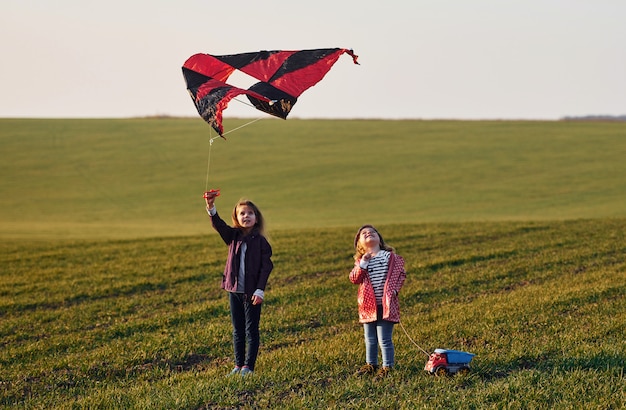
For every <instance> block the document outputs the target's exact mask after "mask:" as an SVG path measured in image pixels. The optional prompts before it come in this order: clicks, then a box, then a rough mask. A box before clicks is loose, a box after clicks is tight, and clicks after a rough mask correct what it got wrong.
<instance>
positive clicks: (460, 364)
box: [424, 349, 475, 376]
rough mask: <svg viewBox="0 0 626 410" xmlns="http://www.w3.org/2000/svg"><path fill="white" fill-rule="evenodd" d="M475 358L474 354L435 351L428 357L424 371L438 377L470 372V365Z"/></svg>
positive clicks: (444, 350) (445, 350)
mask: <svg viewBox="0 0 626 410" xmlns="http://www.w3.org/2000/svg"><path fill="white" fill-rule="evenodd" d="M474 356H475V354H473V353H467V352H461V351H459V350H449V349H435V352H434V353H432V354H431V355H430V356H429V357H428V362H426V367H424V370H426V371H427V372H428V373H430V374H434V375H437V376H451V375H453V374H455V373H459V372H461V373H465V372H469V369H470V368H469V363H470V362H471V361H472V358H473V357H474Z"/></svg>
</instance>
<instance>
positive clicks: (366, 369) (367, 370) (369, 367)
mask: <svg viewBox="0 0 626 410" xmlns="http://www.w3.org/2000/svg"><path fill="white" fill-rule="evenodd" d="M376 369H378V366H374V365H373V364H369V363H367V364H364V365H363V366H361V368H360V369H359V370H357V372H356V373H355V374H354V375H355V376H365V375H366V374H374V373H376Z"/></svg>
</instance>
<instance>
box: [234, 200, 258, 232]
mask: <svg viewBox="0 0 626 410" xmlns="http://www.w3.org/2000/svg"><path fill="white" fill-rule="evenodd" d="M240 206H249V207H250V208H252V210H253V211H254V215H255V216H256V222H255V224H254V228H252V229H254V230H256V231H257V232H259V233H260V234H261V235H265V219H264V218H263V214H262V213H261V211H260V210H259V208H258V207H257V206H256V205H255V204H254V203H253V202H252V201H250V200H249V199H246V198H241V199H240V200H239V201H238V202H237V203H236V204H235V207H234V208H233V213H232V214H231V216H230V217H231V219H232V221H233V225H234V226H235V228H239V229H243V226H241V225H240V224H239V220H237V208H239V207H240Z"/></svg>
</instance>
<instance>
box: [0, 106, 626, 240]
mask: <svg viewBox="0 0 626 410" xmlns="http://www.w3.org/2000/svg"><path fill="white" fill-rule="evenodd" d="M242 124H245V121H244V120H230V121H227V122H226V129H227V130H229V129H235V128H236V127H238V126H240V125H242ZM0 127H1V128H0V129H1V130H2V131H1V132H0V150H1V151H2V153H3V161H2V162H1V163H0V177H1V178H0V237H8V238H15V237H26V238H34V237H47V238H92V237H102V238H133V237H154V236H178V235H195V234H199V233H203V232H205V231H206V226H205V225H204V224H203V216H204V209H203V200H202V198H201V195H202V192H203V191H204V190H205V188H206V186H207V168H208V171H209V172H208V180H209V183H208V186H209V187H210V188H221V190H222V193H223V194H222V196H221V197H220V199H219V202H218V205H219V206H220V207H221V209H224V208H226V209H227V210H230V209H231V207H232V205H233V204H234V203H235V202H236V200H237V199H239V198H240V197H242V196H246V197H248V198H250V199H252V200H253V201H255V202H256V203H257V204H258V205H259V206H260V207H261V209H262V210H263V211H264V213H265V214H266V216H267V219H268V222H269V224H270V228H274V229H291V228H311V227H342V226H355V225H359V224H361V223H362V222H363V221H369V222H372V223H377V224H389V223H392V224H393V223H422V222H447V221H503V220H565V219H576V218H599V217H625V216H626V206H625V205H626V200H625V198H626V179H625V178H624V177H623V176H624V175H626V161H624V160H623V158H624V157H625V156H626V138H625V137H626V124H625V123H616V122H606V123H602V122H598V123H578V122H508V121H500V122H498V121H485V122H483V121H476V122H471V121H374V120H371V121H357V120H354V121H349V120H345V121H337V120H332V121H330V120H328V121H324V120H297V119H296V120H289V121H282V120H271V119H268V120H263V121H259V122H256V123H254V124H251V125H249V126H247V127H244V128H241V129H239V130H237V131H235V132H232V133H231V134H228V135H227V138H228V140H227V141H224V140H221V139H218V140H216V141H214V143H213V145H209V142H208V141H209V138H211V137H214V136H215V135H214V134H211V132H210V127H209V126H208V125H206V124H205V123H204V122H203V121H201V120H200V119H195V118H194V119H122V120H9V119H2V120H0ZM209 149H210V167H208V166H207V165H208V163H209Z"/></svg>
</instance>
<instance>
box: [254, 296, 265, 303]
mask: <svg viewBox="0 0 626 410" xmlns="http://www.w3.org/2000/svg"><path fill="white" fill-rule="evenodd" d="M261 303H263V298H261V297H259V296H257V295H253V296H252V304H253V305H260V304H261Z"/></svg>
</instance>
